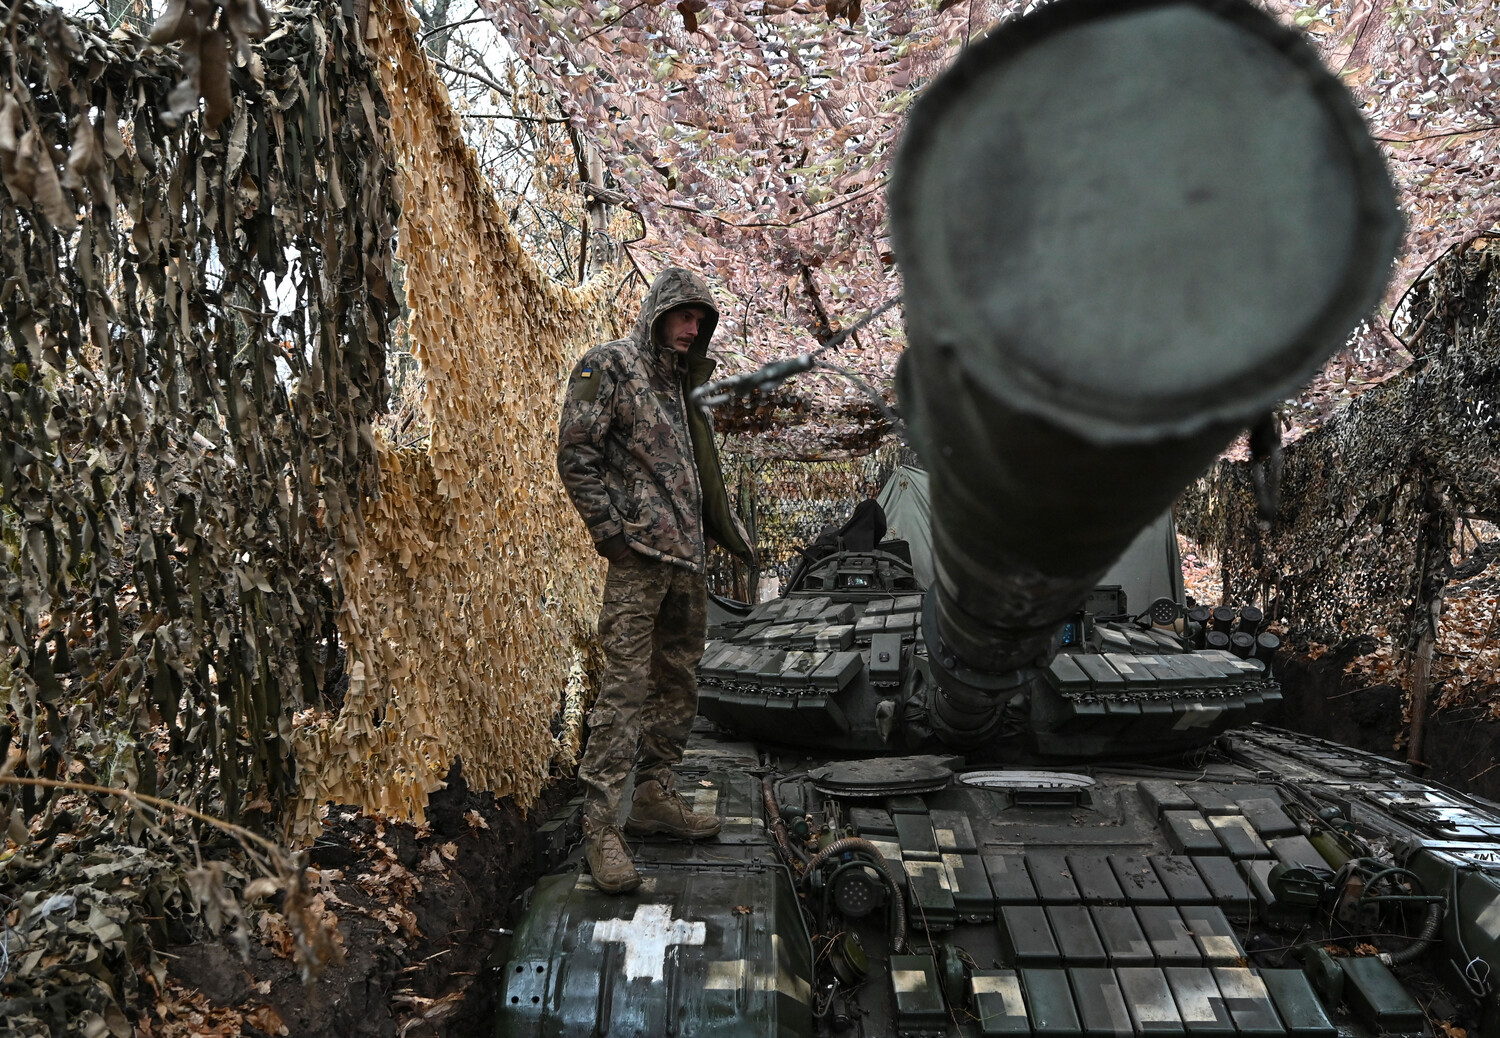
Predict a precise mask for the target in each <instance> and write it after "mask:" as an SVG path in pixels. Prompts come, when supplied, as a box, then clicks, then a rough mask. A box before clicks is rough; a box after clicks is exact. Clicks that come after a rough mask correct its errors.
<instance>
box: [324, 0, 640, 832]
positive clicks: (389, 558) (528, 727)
mask: <svg viewBox="0 0 1500 1038" xmlns="http://www.w3.org/2000/svg"><path fill="white" fill-rule="evenodd" d="M416 27H417V23H416V21H415V19H414V18H412V17H411V16H410V15H409V14H408V13H407V11H406V8H405V7H404V6H402V5H401V4H400V3H398V2H395V0H376V2H375V3H373V4H372V5H371V11H370V19H369V28H368V30H367V33H366V38H367V40H368V42H369V44H370V46H371V48H372V49H373V50H374V51H375V53H377V54H379V55H380V56H381V59H382V60H381V62H380V67H381V73H382V79H383V87H384V90H385V93H386V96H387V98H388V102H389V104H390V107H391V135H392V138H393V142H394V147H395V151H396V156H397V160H396V161H397V166H398V167H399V171H400V174H399V175H400V187H401V192H402V215H401V225H400V233H399V249H398V258H399V259H401V260H402V261H403V262H404V263H405V274H406V294H407V302H408V305H409V306H410V307H411V310H412V313H411V322H410V329H411V335H412V338H413V340H414V342H415V346H414V349H413V352H414V353H415V355H416V356H417V357H418V359H419V360H420V361H421V363H422V365H423V368H424V370H425V375H426V398H425V402H424V407H425V411H426V416H427V418H428V420H429V421H430V423H431V430H432V433H431V440H430V443H429V444H428V445H427V446H426V448H425V449H407V450H397V449H393V448H392V447H390V446H385V447H383V448H382V452H381V497H380V500H379V501H378V502H373V503H371V504H370V505H369V506H367V509H366V516H367V519H368V526H367V528H366V530H365V532H364V534H363V535H362V537H361V540H360V549H359V551H357V552H354V553H351V555H350V556H349V559H348V564H347V566H344V567H341V568H340V570H339V572H338V580H339V581H340V583H341V584H342V585H343V590H344V593H345V596H346V597H345V608H344V610H343V613H342V614H341V616H340V630H341V632H342V634H343V637H344V639H345V641H346V643H347V644H348V645H349V647H350V651H349V658H350V683H349V691H348V695H347V698H346V699H345V702H344V704H343V708H342V710H341V711H340V712H339V714H338V716H337V717H336V718H335V717H331V716H326V715H325V716H320V717H316V718H312V719H310V720H309V721H308V722H307V723H305V724H303V725H302V726H301V727H300V728H299V732H298V746H299V759H300V760H301V762H302V765H303V771H302V776H303V786H302V803H301V806H300V808H299V811H298V825H299V829H300V831H301V833H302V834H303V835H306V834H308V833H310V832H312V831H313V828H312V827H313V823H314V818H315V814H316V811H317V809H318V807H319V805H321V804H323V803H326V802H327V801H329V800H333V801H337V802H340V803H352V804H358V805H360V806H362V807H365V808H367V809H371V810H377V811H381V812H385V813H387V814H391V815H395V816H400V817H409V818H413V819H417V820H420V819H421V817H422V814H423V809H424V807H425V805H426V802H427V795H428V793H429V792H430V791H432V790H433V789H434V788H436V787H437V785H438V784H439V783H440V782H441V780H442V778H443V774H444V772H445V770H446V769H447V767H448V765H449V763H450V761H451V760H452V759H453V758H454V757H458V758H461V759H462V761H463V768H464V776H465V779H466V780H467V782H468V784H469V785H470V786H471V787H473V788H476V789H487V790H490V791H492V792H494V793H495V794H497V795H511V796H514V797H515V798H516V800H517V802H518V803H520V804H521V805H522V806H523V807H525V806H528V805H530V804H531V803H532V801H533V800H534V799H535V797H536V796H537V794H538V793H539V792H540V791H541V789H542V788H543V786H544V785H545V783H546V781H547V778H548V772H549V765H550V764H551V762H553V761H554V758H560V760H561V762H563V763H565V762H566V761H567V760H569V759H571V756H572V752H573V751H574V750H575V749H576V740H577V724H576V720H577V703H576V702H574V703H573V705H572V707H571V709H564V707H563V706H562V703H563V691H564V688H565V686H567V685H568V679H569V673H570V670H571V669H572V668H573V667H574V664H575V663H576V662H577V660H578V658H579V656H580V654H584V655H585V656H586V654H587V653H589V652H591V651H593V650H591V649H590V648H589V646H590V643H591V639H592V633H593V624H594V620H595V616H596V614H597V609H598V601H599V588H600V586H601V584H602V577H603V567H602V564H601V563H600V561H599V560H598V558H597V556H596V555H595V553H594V552H593V550H592V548H591V546H590V544H589V540H588V537H587V534H586V532H585V530H584V527H583V525H582V524H581V523H580V522H579V521H578V517H577V515H576V514H575V513H574V511H573V509H572V507H571V505H570V504H569V502H568V500H567V498H566V497H565V495H564V494H563V490H562V487H561V484H560V483H559V481H558V479H557V474H556V466H555V451H556V434H557V430H556V423H557V414H558V408H559V405H560V401H561V398H560V395H559V394H560V392H561V389H562V386H563V380H564V378H565V377H566V374H567V371H568V369H569V367H570V366H571V363H572V360H573V359H574V358H576V357H577V356H578V355H579V354H580V353H581V352H582V351H583V350H584V349H585V348H587V347H588V346H589V345H591V344H592V343H595V342H598V341H601V340H603V339H606V338H612V337H614V336H615V335H616V334H617V331H616V325H615V324H614V321H615V311H614V310H613V309H612V302H613V299H612V296H611V294H610V291H609V290H608V289H607V288H605V287H603V286H599V287H595V288H593V289H592V290H590V291H584V292H578V291H573V290H570V289H568V288H565V287H563V286H560V285H558V284H557V283H555V282H552V281H550V280H549V279H548V278H547V277H546V275H545V274H543V273H542V272H541V270H540V269H539V268H538V267H537V265H536V264H535V263H534V262H532V260H531V258H530V257H529V256H527V255H526V253H525V252H524V250H523V248H522V246H521V244H520V242H519V241H518V239H517V237H516V235H515V234H514V233H513V231H512V230H511V228H510V227H509V226H508V224H507V223H506V220H505V217H504V215H503V213H502V212H501V210H500V207H499V205H498V204H497V202H496V200H495V198H494V197H493V196H492V195H491V194H490V192H489V189H488V188H487V187H486V186H485V181H484V178H483V176H482V174H481V172H480V170H479V167H478V165H477V163H476V161H475V158H474V155H473V153H472V152H471V151H470V150H469V148H468V147H467V146H466V145H465V143H464V141H463V138H462V136H461V135H460V129H459V120H458V118H457V116H456V115H455V114H454V113H453V111H452V109H451V107H450V105H449V100H448V96H447V92H446V90H445V89H444V87H443V85H442V83H441V82H440V81H439V80H438V78H437V77H436V75H434V74H433V72H432V69H431V66H430V65H429V64H428V62H427V61H426V59H425V57H424V56H423V52H422V50H421V48H420V47H419V45H418V44H417V41H416V37H415V35H414V30H415V29H416ZM630 302H632V301H631V300H622V303H624V304H625V305H627V307H628V304H629V303H630ZM577 684H578V682H577V676H576V674H575V681H574V687H575V689H576V687H577ZM573 698H574V699H575V700H576V696H574V697H573ZM568 713H571V715H572V718H573V723H572V724H571V725H569V724H568V723H567V721H566V720H565V719H564V715H565V714H568ZM554 729H555V730H556V734H555V733H554Z"/></svg>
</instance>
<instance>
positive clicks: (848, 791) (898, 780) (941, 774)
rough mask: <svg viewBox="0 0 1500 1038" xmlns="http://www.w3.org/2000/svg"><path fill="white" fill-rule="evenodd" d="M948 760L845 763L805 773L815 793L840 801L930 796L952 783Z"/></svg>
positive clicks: (889, 759) (924, 758)
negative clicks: (816, 790)
mask: <svg viewBox="0 0 1500 1038" xmlns="http://www.w3.org/2000/svg"><path fill="white" fill-rule="evenodd" d="M952 761H953V758H952V757H935V756H922V757H880V758H875V759H873V760H845V761H836V762H834V763H832V764H825V765H824V766H823V767H821V768H814V769H813V770H812V771H809V772H808V773H807V774H808V777H809V778H811V779H812V780H813V785H815V786H816V787H817V788H818V789H819V791H821V792H824V793H828V794H831V795H833V796H842V797H883V796H896V795H899V794H903V793H933V792H936V791H937V790H939V789H942V788H944V787H945V786H947V785H948V783H949V782H951V781H952V780H953V768H952Z"/></svg>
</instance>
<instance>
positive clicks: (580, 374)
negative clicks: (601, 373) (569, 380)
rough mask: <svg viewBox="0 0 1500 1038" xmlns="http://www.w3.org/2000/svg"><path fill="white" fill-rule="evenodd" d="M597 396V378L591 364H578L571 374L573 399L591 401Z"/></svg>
mask: <svg viewBox="0 0 1500 1038" xmlns="http://www.w3.org/2000/svg"><path fill="white" fill-rule="evenodd" d="M598 398H599V380H598V379H597V378H595V377H594V366H593V365H592V364H580V365H578V369H577V370H576V371H575V372H574V376H573V399H574V400H582V401H586V402H593V401H594V400H597V399H598Z"/></svg>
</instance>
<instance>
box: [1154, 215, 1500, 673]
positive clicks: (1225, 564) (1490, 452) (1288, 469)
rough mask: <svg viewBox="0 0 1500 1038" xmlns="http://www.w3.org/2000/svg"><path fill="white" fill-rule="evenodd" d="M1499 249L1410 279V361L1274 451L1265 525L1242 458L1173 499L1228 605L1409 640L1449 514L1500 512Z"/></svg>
mask: <svg viewBox="0 0 1500 1038" xmlns="http://www.w3.org/2000/svg"><path fill="white" fill-rule="evenodd" d="M1497 245H1500V241H1497V240H1495V239H1479V240H1477V241H1475V242H1471V243H1468V244H1465V245H1462V246H1459V247H1456V248H1454V249H1453V250H1451V251H1450V252H1449V253H1448V254H1447V255H1445V256H1444V257H1443V258H1442V259H1441V260H1440V261H1438V262H1437V263H1436V264H1435V265H1434V266H1433V268H1432V269H1431V270H1430V272H1429V273H1428V274H1426V275H1425V276H1424V277H1423V278H1422V279H1420V280H1419V281H1418V282H1417V283H1416V284H1415V285H1414V286H1413V288H1412V290H1411V291H1410V292H1409V293H1408V296H1407V299H1406V301H1405V303H1404V304H1403V306H1402V307H1401V310H1400V312H1399V314H1398V315H1397V316H1398V321H1397V331H1398V332H1399V333H1401V334H1402V335H1403V336H1404V337H1405V339H1406V340H1407V342H1408V343H1409V345H1410V347H1411V352H1412V353H1413V354H1414V355H1415V356H1416V357H1417V360H1416V362H1415V363H1414V364H1413V365H1412V366H1411V367H1410V368H1409V369H1407V370H1406V371H1405V372H1403V373H1402V374H1401V375H1400V376H1398V377H1396V378H1393V379H1391V380H1390V381H1388V382H1386V383H1384V384H1383V385H1380V386H1378V387H1376V388H1374V389H1371V390H1369V391H1368V392H1366V393H1365V394H1363V395H1362V396H1360V397H1358V398H1357V399H1355V400H1354V401H1353V402H1352V403H1351V404H1350V405H1349V406H1348V407H1347V408H1345V409H1344V410H1343V411H1341V412H1339V413H1338V414H1336V415H1335V416H1333V417H1332V418H1331V419H1330V420H1329V421H1327V422H1326V423H1325V424H1324V425H1323V426H1322V427H1321V428H1319V429H1318V430H1316V431H1315V432H1313V433H1310V434H1309V435H1307V436H1305V437H1304V438H1302V439H1301V440H1299V441H1298V442H1297V443H1295V444H1293V445H1291V446H1290V447H1288V448H1287V450H1286V451H1285V455H1284V465H1283V470H1282V476H1281V491H1280V504H1279V507H1278V509H1277V512H1276V518H1275V522H1274V524H1273V525H1272V527H1271V528H1270V529H1269V530H1267V529H1265V528H1264V527H1263V526H1262V524H1260V523H1259V522H1258V521H1257V517H1256V505H1255V496H1254V490H1253V486H1252V478H1251V471H1250V468H1249V466H1248V465H1246V464H1244V463H1236V462H1227V461H1224V462H1220V463H1219V464H1218V465H1217V466H1216V467H1215V468H1214V469H1213V470H1212V472H1211V473H1209V474H1208V475H1207V476H1206V477H1205V478H1204V479H1203V480H1202V481H1200V482H1199V483H1198V484H1197V485H1196V486H1195V487H1194V488H1192V489H1190V490H1189V491H1188V493H1187V494H1185V495H1184V498H1183V500H1182V501H1181V502H1180V503H1179V509H1178V516H1179V521H1180V523H1181V529H1182V531H1183V532H1184V533H1185V534H1187V535H1188V536H1189V537H1191V538H1193V539H1194V540H1195V541H1197V543H1198V544H1199V546H1200V547H1202V548H1204V549H1206V550H1208V551H1211V552H1213V553H1215V554H1216V555H1217V556H1218V557H1219V559H1220V562H1221V566H1222V570H1223V578H1224V597H1225V600H1226V601H1239V600H1257V601H1259V602H1261V603H1263V604H1265V605H1267V606H1268V607H1269V610H1270V612H1271V614H1272V615H1273V616H1275V617H1279V618H1283V619H1288V620H1293V621H1295V629H1294V633H1295V634H1296V635H1297V636H1298V637H1299V638H1301V639H1304V640H1306V641H1310V642H1318V643H1322V644H1325V645H1337V644H1340V643H1344V642H1347V641H1349V640H1351V639H1355V638H1358V637H1360V636H1362V635H1367V634H1373V635H1375V636H1376V637H1377V638H1378V637H1383V636H1389V637H1390V638H1391V639H1392V642H1393V644H1394V645H1395V646H1396V648H1397V651H1398V652H1404V651H1406V650H1409V649H1411V648H1412V647H1414V646H1415V645H1416V643H1417V641H1418V639H1419V638H1420V637H1421V636H1422V634H1423V632H1424V630H1427V629H1428V627H1429V620H1428V616H1429V613H1428V611H1427V609H1428V604H1430V603H1431V602H1433V601H1434V600H1435V599H1436V597H1437V596H1438V595H1440V594H1441V592H1442V589H1443V586H1444V583H1445V582H1446V581H1447V580H1448V578H1449V574H1450V567H1451V565H1452V563H1451V558H1452V549H1453V546H1454V531H1455V529H1456V527H1457V524H1458V522H1459V521H1460V520H1462V519H1465V518H1467V519H1468V520H1484V521H1489V522H1494V521H1496V520H1497V519H1500V423H1497V421H1496V411H1495V409H1496V407H1497V405H1500V248H1497ZM1490 602H1491V611H1492V614H1493V596H1491V599H1490Z"/></svg>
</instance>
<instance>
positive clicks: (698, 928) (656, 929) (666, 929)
mask: <svg viewBox="0 0 1500 1038" xmlns="http://www.w3.org/2000/svg"><path fill="white" fill-rule="evenodd" d="M705 933H706V927H705V926H704V925H703V924H702V923H690V922H688V921H687V920H686V919H673V918H672V909H671V907H670V906H668V905H638V906H636V910H635V917H634V918H632V919H603V920H600V921H598V922H596V923H594V938H593V943H595V944H603V943H605V942H606V941H619V942H620V943H621V944H623V945H625V979H626V980H635V979H636V978H637V977H645V978H646V979H648V980H661V979H663V976H664V974H663V972H662V971H663V970H664V969H665V968H666V961H667V948H668V946H670V945H673V944H702V943H703V938H704V936H705Z"/></svg>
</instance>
